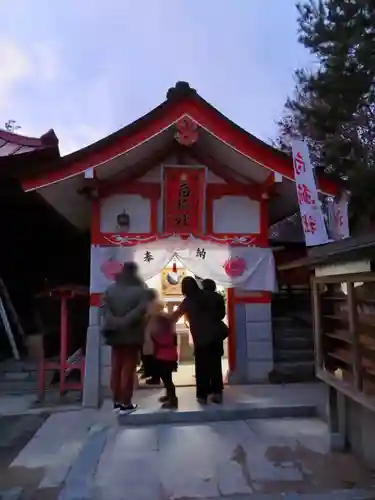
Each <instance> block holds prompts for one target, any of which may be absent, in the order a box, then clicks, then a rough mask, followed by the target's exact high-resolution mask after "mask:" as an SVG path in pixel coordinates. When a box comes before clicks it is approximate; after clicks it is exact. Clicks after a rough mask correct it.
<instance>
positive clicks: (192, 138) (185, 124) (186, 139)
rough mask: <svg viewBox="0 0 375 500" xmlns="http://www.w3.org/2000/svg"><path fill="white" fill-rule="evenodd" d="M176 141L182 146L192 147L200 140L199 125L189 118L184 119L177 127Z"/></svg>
mask: <svg viewBox="0 0 375 500" xmlns="http://www.w3.org/2000/svg"><path fill="white" fill-rule="evenodd" d="M176 127H177V132H176V133H175V139H176V140H177V141H178V142H179V143H180V144H181V145H182V146H191V145H192V144H194V143H195V142H197V140H198V130H197V129H198V127H197V124H196V123H195V122H194V121H193V120H191V119H190V118H188V117H185V118H182V119H181V120H180V121H179V122H178V123H177V125H176Z"/></svg>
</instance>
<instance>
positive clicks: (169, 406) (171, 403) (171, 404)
mask: <svg viewBox="0 0 375 500" xmlns="http://www.w3.org/2000/svg"><path fill="white" fill-rule="evenodd" d="M160 408H161V410H177V408H178V399H177V398H175V399H172V400H169V399H168V400H167V401H165V402H164V403H163V404H162V405H161V407H160Z"/></svg>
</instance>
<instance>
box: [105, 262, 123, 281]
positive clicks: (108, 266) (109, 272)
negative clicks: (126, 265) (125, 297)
mask: <svg viewBox="0 0 375 500" xmlns="http://www.w3.org/2000/svg"><path fill="white" fill-rule="evenodd" d="M100 270H101V272H102V273H103V274H104V276H105V277H106V278H107V280H109V281H115V279H116V276H117V275H118V274H119V273H120V272H121V270H122V264H121V262H119V261H117V260H115V259H109V260H107V261H105V262H103V264H102V265H101V267H100Z"/></svg>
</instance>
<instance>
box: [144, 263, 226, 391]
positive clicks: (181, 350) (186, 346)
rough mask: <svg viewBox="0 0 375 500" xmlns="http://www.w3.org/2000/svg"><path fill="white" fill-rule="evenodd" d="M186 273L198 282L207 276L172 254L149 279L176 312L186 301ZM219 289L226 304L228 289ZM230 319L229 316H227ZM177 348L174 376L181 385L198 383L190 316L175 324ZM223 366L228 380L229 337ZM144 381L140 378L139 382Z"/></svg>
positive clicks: (224, 374)
mask: <svg viewBox="0 0 375 500" xmlns="http://www.w3.org/2000/svg"><path fill="white" fill-rule="evenodd" d="M185 276H192V277H194V278H195V279H196V280H197V282H198V284H199V285H200V284H201V281H202V279H204V278H207V277H208V276H202V277H199V276H196V275H194V274H193V273H192V272H191V271H189V270H188V269H187V268H186V267H185V266H183V264H182V263H181V261H180V260H179V259H178V258H177V257H176V256H173V258H172V260H171V261H170V262H169V263H168V264H167V265H166V266H165V267H164V269H163V270H162V271H161V272H160V273H158V274H157V275H156V276H154V277H152V278H150V279H148V280H147V285H148V286H149V287H150V288H154V289H155V290H157V291H158V292H159V295H160V299H161V300H162V302H163V303H164V304H165V307H164V311H165V312H168V313H173V311H175V310H176V309H177V307H178V306H179V304H180V303H181V302H182V301H183V299H184V296H183V295H182V292H181V282H182V280H183V279H184V277H185ZM217 290H218V292H219V293H222V294H223V295H224V299H225V302H226V304H227V291H226V289H225V288H224V287H221V286H220V285H218V286H217ZM224 321H225V322H227V316H226V317H225V319H224ZM176 334H177V346H178V347H177V348H178V370H177V372H176V373H174V374H173V380H174V382H175V384H176V386H178V387H186V386H193V385H195V368H194V349H193V342H192V338H191V335H190V329H189V323H188V321H187V318H184V317H183V318H180V319H179V320H178V322H177V324H176ZM222 369H223V378H224V381H225V382H226V381H227V372H228V339H227V340H225V342H224V356H223V359H222ZM144 385H145V382H144V381H142V380H140V386H141V387H142V386H144Z"/></svg>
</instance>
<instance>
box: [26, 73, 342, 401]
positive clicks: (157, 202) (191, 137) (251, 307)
mask: <svg viewBox="0 0 375 500" xmlns="http://www.w3.org/2000/svg"><path fill="white" fill-rule="evenodd" d="M22 182H23V188H24V190H25V191H28V192H30V191H34V192H37V193H38V194H39V195H40V196H42V197H43V198H44V199H45V200H46V201H47V202H48V203H50V204H51V205H52V206H53V207H54V208H55V209H56V210H57V211H59V212H60V213H61V214H62V215H63V216H64V217H65V218H66V219H67V220H69V221H70V222H71V224H73V225H75V226H76V227H77V228H79V229H81V230H83V231H84V230H90V237H91V272H90V304H91V307H90V326H89V332H88V336H87V338H88V344H87V349H86V352H87V356H86V374H85V391H84V392H85V397H84V401H85V404H86V405H88V406H95V405H97V404H98V402H99V400H100V390H101V387H103V386H106V385H107V380H108V373H109V369H110V366H109V362H110V361H109V359H110V357H109V352H108V349H107V348H106V346H103V345H102V343H101V338H100V334H99V330H100V329H99V324H98V323H99V320H98V306H99V303H100V297H101V294H102V293H103V291H104V289H105V288H106V286H108V285H109V284H110V283H111V282H112V281H113V279H114V276H115V275H116V273H117V272H118V271H119V270H120V269H121V265H122V262H124V260H129V259H131V260H135V261H136V262H137V263H138V264H139V267H140V269H141V273H142V275H143V277H144V278H145V279H147V280H148V282H149V286H152V287H156V288H158V287H159V286H156V281H155V278H156V279H157V283H159V285H160V279H159V277H158V276H156V275H157V274H160V273H161V272H162V269H163V268H164V267H165V266H166V265H168V262H169V260H170V258H171V257H172V253H174V254H176V252H177V253H178V255H177V256H178V258H179V259H180V260H181V261H184V259H185V261H184V262H185V264H184V265H185V267H186V268H188V269H189V270H190V271H191V272H192V273H193V274H195V275H198V276H201V277H211V278H213V279H216V281H218V282H219V281H220V279H219V278H218V276H219V277H221V278H222V282H223V283H226V285H223V286H226V287H227V288H228V293H227V297H228V320H229V328H230V335H229V339H228V344H229V346H228V351H229V353H228V356H229V368H230V376H229V380H230V381H232V382H242V383H243V382H256V381H258V382H259V381H266V380H268V373H269V372H270V371H271V370H272V368H273V340H272V325H271V307H270V303H271V292H272V291H273V290H274V288H273V286H272V285H271V281H272V280H271V279H270V275H271V274H272V272H274V264H273V256H272V251H271V250H270V248H269V246H270V245H269V235H268V229H269V226H271V225H272V224H274V223H275V222H277V221H278V220H280V219H283V218H285V217H287V216H289V215H291V214H292V213H294V212H295V211H296V209H297V207H298V204H297V199H296V187H295V184H294V168H293V163H292V159H291V157H289V156H288V155H286V154H284V153H282V152H280V151H278V150H276V149H274V148H272V147H271V146H269V145H268V144H266V143H264V142H262V141H260V140H259V139H257V138H256V137H254V136H253V135H251V134H249V133H248V132H246V131H245V130H243V129H241V128H240V127H239V126H238V125H236V124H235V123H233V122H232V121H230V120H229V119H228V118H226V117H225V116H223V115H222V114H221V113H220V112H219V111H218V110H217V109H215V108H214V107H213V106H211V105H210V104H209V103H208V102H207V101H205V100H204V99H203V98H202V97H201V96H199V95H198V93H197V92H196V91H195V90H194V89H192V88H191V87H190V86H189V84H188V83H186V82H178V83H177V84H176V86H175V87H173V88H171V89H169V90H168V92H167V98H166V100H165V101H164V102H163V103H162V104H160V105H159V106H157V107H156V108H155V109H153V110H152V111H150V112H149V113H147V114H146V115H145V116H143V117H141V118H139V119H138V120H136V121H135V122H133V123H131V124H130V125H128V126H126V127H124V128H123V129H121V130H119V131H117V132H115V133H114V134H111V135H110V136H108V137H106V138H104V139H102V140H100V141H98V142H97V143H95V144H92V145H90V146H88V147H85V148H83V149H81V150H79V151H76V152H75V153H72V154H70V155H67V156H66V157H63V158H57V159H56V160H55V161H51V162H50V163H48V162H46V163H43V165H42V166H40V167H39V168H36V167H35V168H30V169H29V170H28V171H27V172H26V171H24V172H23V175H22ZM318 188H319V190H320V192H322V193H324V194H329V195H335V194H336V193H337V191H338V189H337V186H336V185H335V184H333V183H332V182H331V181H329V180H328V179H327V178H326V177H324V176H323V175H320V174H319V175H318ZM173 238H177V239H178V242H179V243H176V245H177V247H178V249H177V247H176V249H173V251H172V250H171V248H172V247H173V245H174V244H175V243H174V242H173ZM194 244H195V245H196V247H194V246H193V245H194ZM150 245H151V246H152V245H153V246H152V251H151V246H150ZM185 247H186V248H185ZM184 248H185V253H184ZM163 251H164V254H163ZM168 252H169V253H168ZM171 252H172V253H171ZM225 252H226V255H227V256H226V257H225V259H224V258H223V259H222V256H224V254H225ZM88 254H89V251H88ZM156 254H157V256H156ZM214 254H215V255H216V257H215V259H216V260H215V266H213V265H212V262H210V258H209V256H210V255H214ZM218 256H219V257H218ZM220 259H222V260H220ZM266 261H267V263H268V264H267V266H266V267H263V270H260V269H261V268H260V267H259V266H258V264H259V265H260V263H261V262H263V264H264V262H266ZM252 266H253V267H252ZM257 266H258V267H257ZM250 268H251V269H250ZM271 268H272V272H270V269H271ZM250 271H251V272H250ZM266 271H267V272H266ZM246 273H247V274H246ZM245 276H248V277H249V280H250V281H251V283H250V281H248V282H247V283H246V286H245V284H244V287H245V288H246V291H245V292H244V291H243V290H241V286H240V285H239V283H241V279H242V278H241V277H243V279H245Z"/></svg>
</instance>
